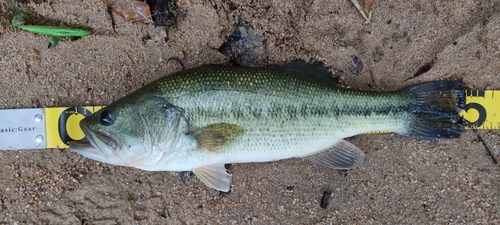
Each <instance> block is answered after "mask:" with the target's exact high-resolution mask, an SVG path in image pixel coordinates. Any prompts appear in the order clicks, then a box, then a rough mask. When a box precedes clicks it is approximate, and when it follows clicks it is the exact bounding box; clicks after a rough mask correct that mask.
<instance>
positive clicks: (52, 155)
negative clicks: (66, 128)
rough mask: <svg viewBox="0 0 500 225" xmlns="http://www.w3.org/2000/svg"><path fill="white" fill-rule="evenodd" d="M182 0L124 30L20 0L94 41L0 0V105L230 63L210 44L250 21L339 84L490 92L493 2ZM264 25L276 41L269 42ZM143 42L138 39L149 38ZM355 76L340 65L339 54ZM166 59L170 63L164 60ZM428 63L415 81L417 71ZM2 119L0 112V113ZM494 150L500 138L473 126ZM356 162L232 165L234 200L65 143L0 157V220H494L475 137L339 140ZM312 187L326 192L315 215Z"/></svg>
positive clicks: (71, 9)
mask: <svg viewBox="0 0 500 225" xmlns="http://www.w3.org/2000/svg"><path fill="white" fill-rule="evenodd" d="M245 2H246V1H222V0H211V1H201V0H193V1H188V0H180V1H179V2H178V6H179V8H180V16H179V20H178V24H177V26H175V27H173V28H170V29H166V28H164V27H155V26H154V25H152V24H151V23H147V24H144V23H140V22H129V21H124V20H123V19H122V18H120V17H119V16H118V15H116V14H115V18H116V23H117V26H116V32H115V31H113V29H112V27H111V22H110V20H109V16H108V15H107V13H106V8H105V5H104V4H103V3H102V2H101V1H98V0H83V1H70V0H54V1H44V0H41V1H31V2H28V3H27V5H26V7H27V9H28V10H29V11H31V12H36V14H38V15H39V17H38V18H42V17H43V18H45V19H41V20H40V22H41V23H49V24H52V25H61V24H59V23H57V22H54V21H64V24H75V25H79V26H84V27H89V28H91V29H92V30H93V31H94V34H93V35H91V36H88V37H84V38H81V39H78V40H70V39H67V38H65V39H62V40H61V41H60V42H59V43H58V44H57V45H56V46H55V47H53V48H50V49H47V44H48V40H49V37H47V36H43V35H35V34H32V33H28V32H25V31H22V30H19V29H17V28H14V27H12V26H11V25H10V20H11V19H12V17H13V16H14V13H13V12H12V10H11V9H10V8H9V7H7V5H6V4H5V2H3V1H2V2H0V10H1V11H0V12H1V13H0V68H1V69H0V90H1V93H2V94H1V95H0V107H1V108H5V109H8V108H36V107H53V106H68V105H105V104H109V103H111V102H112V101H113V100H115V99H117V98H119V97H121V96H124V95H126V94H127V93H130V92H131V91H133V90H135V89H137V88H139V87H141V86H143V85H145V84H147V83H149V82H151V81H153V80H155V79H157V78H159V77H162V76H164V75H166V74H169V73H172V72H175V71H179V70H181V69H182V66H181V65H180V63H179V62H181V63H182V64H183V65H184V66H185V67H186V68H191V67H195V66H198V65H203V64H227V63H228V62H229V59H228V58H227V57H225V56H224V55H222V54H221V53H219V52H218V51H217V48H218V47H219V46H220V45H221V44H222V43H223V42H224V41H225V39H226V37H227V36H229V35H230V34H231V33H232V31H233V29H234V27H235V26H237V25H248V26H250V27H252V28H253V29H255V30H256V31H257V32H258V33H259V34H261V35H263V37H264V39H265V40H266V42H267V46H268V49H267V53H266V54H267V56H266V57H267V58H268V60H269V64H273V65H276V64H284V63H287V62H291V61H294V60H297V59H302V60H307V61H309V60H313V61H321V62H324V63H325V64H326V65H327V66H329V67H331V68H332V69H333V71H334V76H335V77H338V78H340V81H341V83H342V84H343V85H344V86H346V87H349V88H353V89H359V90H374V91H390V90H396V89H398V88H401V87H404V86H407V85H410V84H416V83H422V82H425V81H433V80H441V79H462V80H463V81H464V84H465V86H466V87H467V88H470V89H500V79H499V78H500V66H499V65H500V64H499V61H498V60H499V59H500V13H499V12H500V2H499V1H498V0H497V1H465V0H460V1H375V4H374V7H373V18H372V21H371V23H370V24H364V23H363V22H364V19H363V18H362V17H361V15H360V14H359V13H358V11H357V10H356V8H355V7H354V6H353V5H352V3H351V2H350V1H348V0H341V1H340V0H335V1H325V0H323V1H321V0H315V1H312V0H308V1H298V0H296V1H292V0H288V1H282V0H270V1H262V0H257V1H251V2H252V3H245ZM267 32H275V33H279V34H283V35H284V36H285V42H284V43H283V44H282V45H280V46H278V47H276V46H274V42H275V39H274V37H273V36H271V35H269V34H268V33H267ZM148 35H149V37H150V38H145V37H146V36H148ZM353 55H355V56H357V57H359V59H360V60H361V61H362V62H363V64H364V68H363V70H362V71H361V72H360V73H359V74H354V73H352V72H351V71H350V70H349V65H350V62H351V60H352V58H351V56H353ZM172 58H176V59H178V61H175V60H169V59H172ZM432 59H435V66H434V67H433V68H432V69H431V70H430V71H429V72H427V73H425V74H423V75H421V76H418V77H416V78H414V79H410V80H406V79H407V78H409V77H411V76H412V75H413V74H414V73H415V72H416V71H417V70H418V68H419V67H421V66H422V65H424V64H425V63H427V62H429V61H431V60H432ZM2 119H5V118H2ZM479 133H480V134H481V135H482V137H483V138H484V139H485V141H486V143H487V144H488V145H489V146H490V148H491V150H492V151H493V154H494V155H495V156H496V157H497V158H498V157H500V135H499V134H500V133H499V131H494V130H483V131H479ZM350 141H351V142H352V143H354V144H355V145H357V146H358V147H360V148H361V149H362V150H363V151H364V152H365V153H366V155H367V157H366V160H365V162H364V163H363V164H362V165H361V166H360V167H359V168H357V169H355V170H352V171H350V172H349V173H348V175H347V176H340V175H339V173H338V172H337V171H334V170H330V169H327V168H324V167H321V166H318V165H315V164H313V163H311V162H309V161H306V160H302V159H288V160H282V161H277V162H268V163H248V164H234V165H232V166H231V168H230V172H231V173H232V174H233V177H232V191H231V193H229V194H220V193H219V192H217V191H215V190H213V189H209V188H208V187H206V186H205V185H204V184H202V183H201V182H200V181H199V180H197V179H196V178H192V179H190V180H189V181H188V182H186V183H185V184H184V183H183V182H182V181H181V180H180V179H179V175H178V173H174V172H145V171H141V170H138V169H133V168H126V167H117V166H112V165H107V164H103V163H99V162H96V161H92V160H89V159H85V158H83V157H82V156H80V155H78V154H76V153H73V152H71V151H70V150H68V149H44V150H18V151H0V224H496V223H500V204H499V201H500V197H499V196H500V168H499V166H498V165H494V164H493V163H492V160H491V159H490V158H489V156H488V155H487V154H486V152H485V150H484V147H483V146H482V144H481V143H480V142H479V141H478V139H477V137H476V136H475V134H474V132H472V131H466V132H464V133H463V135H462V136H461V137H460V138H459V139H453V140H445V141H433V142H431V141H420V140H413V139H409V138H404V137H401V136H399V135H396V134H381V135H359V136H356V137H355V138H352V139H351V140H350ZM324 191H331V193H332V194H331V198H330V203H329V205H328V207H327V208H326V209H323V208H321V207H320V201H321V198H322V195H323V192H324Z"/></svg>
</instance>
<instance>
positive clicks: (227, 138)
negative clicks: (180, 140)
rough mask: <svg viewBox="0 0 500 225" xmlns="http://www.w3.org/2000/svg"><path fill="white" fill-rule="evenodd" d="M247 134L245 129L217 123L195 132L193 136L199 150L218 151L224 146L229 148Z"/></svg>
mask: <svg viewBox="0 0 500 225" xmlns="http://www.w3.org/2000/svg"><path fill="white" fill-rule="evenodd" d="M243 133H245V128H243V127H241V126H238V125H234V124H229V123H216V124H211V125H208V126H206V127H202V128H201V129H199V130H197V131H195V132H194V133H193V134H192V135H193V137H194V139H195V140H196V142H197V143H198V146H197V149H206V150H209V151H217V150H219V149H220V148H221V147H223V146H228V145H230V144H231V143H232V142H234V141H235V140H236V139H237V138H238V137H240V136H241V135H243Z"/></svg>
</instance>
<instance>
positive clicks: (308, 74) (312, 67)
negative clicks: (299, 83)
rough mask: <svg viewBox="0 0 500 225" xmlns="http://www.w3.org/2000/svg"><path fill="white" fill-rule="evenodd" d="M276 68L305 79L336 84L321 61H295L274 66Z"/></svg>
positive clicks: (329, 84)
mask: <svg viewBox="0 0 500 225" xmlns="http://www.w3.org/2000/svg"><path fill="white" fill-rule="evenodd" d="M276 69H278V70H283V71H286V72H288V73H291V74H294V75H298V76H300V77H304V78H306V79H311V80H314V81H316V82H318V83H321V84H324V85H327V86H336V85H337V82H336V81H335V79H333V78H332V73H331V72H330V69H329V68H328V67H325V66H324V64H323V63H321V62H313V63H307V62H304V61H296V62H293V63H288V64H285V65H282V66H279V67H276Z"/></svg>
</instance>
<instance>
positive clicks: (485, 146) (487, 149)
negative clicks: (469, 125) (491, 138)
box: [473, 129, 498, 164]
mask: <svg viewBox="0 0 500 225" xmlns="http://www.w3.org/2000/svg"><path fill="white" fill-rule="evenodd" d="M473 130H474V133H476V136H477V138H478V139H479V141H480V142H481V143H483V146H484V148H485V149H486V152H488V155H490V157H491V160H493V163H494V164H498V160H497V159H496V158H495V156H494V155H493V153H491V151H490V148H488V145H486V142H484V140H483V138H482V137H481V135H480V134H479V132H477V129H473Z"/></svg>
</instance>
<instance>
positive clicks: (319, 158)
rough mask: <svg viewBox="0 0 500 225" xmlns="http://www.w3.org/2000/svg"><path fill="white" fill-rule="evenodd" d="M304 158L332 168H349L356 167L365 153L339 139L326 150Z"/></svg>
mask: <svg viewBox="0 0 500 225" xmlns="http://www.w3.org/2000/svg"><path fill="white" fill-rule="evenodd" d="M304 158H305V159H308V160H310V161H312V162H315V163H317V164H320V165H322V166H327V167H330V168H332V169H336V170H349V169H354V168H356V167H358V166H359V165H360V164H361V163H362V162H363V160H364V159H365V153H363V152H362V151H361V150H360V149H359V148H358V147H356V146H354V145H353V144H351V143H349V142H347V141H344V140H341V141H340V142H338V143H337V144H335V145H334V146H332V147H330V148H328V149H326V150H323V151H321V152H318V153H315V154H313V155H309V156H306V157H304Z"/></svg>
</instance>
